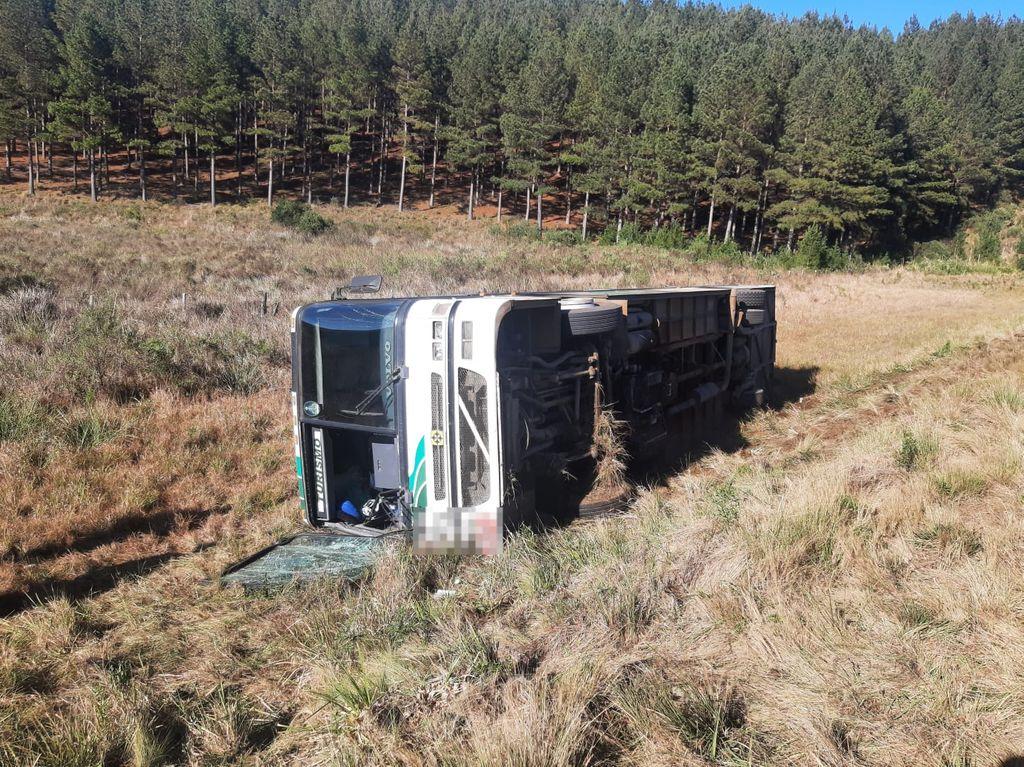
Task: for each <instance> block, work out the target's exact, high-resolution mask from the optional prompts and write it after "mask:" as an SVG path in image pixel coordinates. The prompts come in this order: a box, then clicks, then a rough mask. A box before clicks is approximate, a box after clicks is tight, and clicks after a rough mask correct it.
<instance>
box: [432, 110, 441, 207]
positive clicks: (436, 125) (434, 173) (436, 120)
mask: <svg viewBox="0 0 1024 767" xmlns="http://www.w3.org/2000/svg"><path fill="white" fill-rule="evenodd" d="M440 120H441V118H440V117H437V116H435V117H434V159H433V160H431V162H430V207H431V208H433V207H434V182H435V180H436V179H437V132H438V130H439V126H440Z"/></svg>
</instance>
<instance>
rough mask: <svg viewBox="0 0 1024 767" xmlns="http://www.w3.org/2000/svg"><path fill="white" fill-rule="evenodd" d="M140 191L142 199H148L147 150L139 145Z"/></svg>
mask: <svg viewBox="0 0 1024 767" xmlns="http://www.w3.org/2000/svg"><path fill="white" fill-rule="evenodd" d="M139 191H140V192H141V193H142V201H143V202H145V201H146V150H144V149H143V148H142V147H139Z"/></svg>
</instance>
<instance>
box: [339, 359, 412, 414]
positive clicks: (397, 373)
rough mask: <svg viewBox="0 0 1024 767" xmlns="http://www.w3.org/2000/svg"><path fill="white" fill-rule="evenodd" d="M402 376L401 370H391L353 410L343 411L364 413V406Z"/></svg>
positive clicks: (368, 404) (367, 405)
mask: <svg viewBox="0 0 1024 767" xmlns="http://www.w3.org/2000/svg"><path fill="white" fill-rule="evenodd" d="M401 377H402V371H401V370H392V371H391V375H389V376H388V377H387V378H385V379H384V380H383V381H381V382H380V386H378V387H377V388H376V389H374V390H373V391H372V392H370V393H369V394H367V395H366V396H365V397H363V399H362V401H361V402H360V403H359V404H358V405H356V407H355V410H346V411H345V412H346V413H348V414H349V415H366V408H368V407H369V406H370V403H371V402H373V401H374V400H375V399H377V397H378V396H379V395H380V393H381V392H382V391H384V390H385V389H386V388H388V387H389V386H391V385H392V384H395V383H398V380H399V379H400V378H401Z"/></svg>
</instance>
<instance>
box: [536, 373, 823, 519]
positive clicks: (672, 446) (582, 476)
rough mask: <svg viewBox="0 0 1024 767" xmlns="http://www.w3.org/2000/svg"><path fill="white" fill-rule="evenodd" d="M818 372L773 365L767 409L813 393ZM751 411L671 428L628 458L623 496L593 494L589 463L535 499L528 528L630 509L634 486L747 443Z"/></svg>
mask: <svg viewBox="0 0 1024 767" xmlns="http://www.w3.org/2000/svg"><path fill="white" fill-rule="evenodd" d="M817 374H818V368H817V367H802V368H783V367H777V368H776V369H775V377H774V380H773V382H772V391H771V395H770V398H769V400H768V402H767V403H766V404H765V407H766V408H768V409H771V410H781V409H783V408H785V407H786V406H788V405H791V404H794V403H797V402H799V401H800V400H801V399H803V398H804V397H807V396H809V395H811V394H813V393H814V391H815V381H816V378H817ZM751 412H752V411H750V410H747V411H740V410H734V409H730V408H727V409H725V410H724V411H723V412H722V414H721V417H720V418H718V419H715V420H714V421H713V422H710V423H705V424H703V425H702V426H701V427H700V428H698V429H696V430H693V431H688V432H687V433H681V432H682V430H680V431H677V432H675V433H673V432H671V431H670V432H669V433H668V435H667V437H666V438H665V439H664V440H662V441H661V442H660V443H659V444H658V445H656V446H654V448H653V449H652V450H651V451H650V454H649V455H647V456H646V457H644V458H642V459H633V460H628V461H627V469H626V477H625V482H624V483H623V492H622V493H621V494H618V495H616V494H615V493H614V492H612V493H610V494H609V496H610V497H601V496H600V495H598V496H597V497H596V498H595V496H594V493H593V466H590V467H587V468H583V469H582V470H580V471H579V476H577V477H571V478H569V481H568V482H566V483H565V485H564V486H563V487H562V488H561V493H560V494H559V495H560V497H558V496H557V495H556V494H554V492H552V493H549V494H548V495H547V498H548V500H547V501H546V502H542V501H541V500H540V497H538V506H537V510H538V519H537V523H536V525H531V526H535V527H538V528H540V529H543V528H550V527H558V526H561V525H565V524H569V523H571V522H574V521H576V520H578V519H581V518H587V517H593V516H605V515H613V514H615V513H617V512H620V511H622V510H624V509H625V508H626V507H628V505H629V502H630V499H631V497H632V494H633V493H632V488H638V487H659V486H664V485H666V484H667V482H668V481H669V480H670V479H671V478H672V477H674V476H676V475H678V474H679V473H681V472H683V471H685V470H686V469H687V468H689V467H690V466H691V465H692V464H694V463H696V462H698V461H700V460H701V459H703V458H705V457H706V456H708V455H710V454H712V453H714V452H724V453H735V452H737V451H739V450H742V449H744V448H746V447H748V446H749V442H748V441H747V439H746V438H745V437H744V436H743V424H744V423H745V422H746V421H747V420H748V419H749V417H750V415H751Z"/></svg>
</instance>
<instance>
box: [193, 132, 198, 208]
mask: <svg viewBox="0 0 1024 767" xmlns="http://www.w3.org/2000/svg"><path fill="white" fill-rule="evenodd" d="M193 138H194V139H195V140H194V141H193V142H192V146H193V147H195V150H196V172H195V175H194V176H192V188H193V189H194V190H195V191H197V192H198V191H199V128H195V134H194V136H193Z"/></svg>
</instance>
